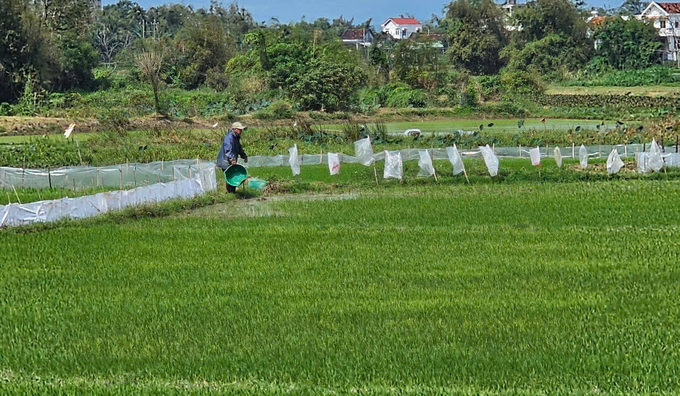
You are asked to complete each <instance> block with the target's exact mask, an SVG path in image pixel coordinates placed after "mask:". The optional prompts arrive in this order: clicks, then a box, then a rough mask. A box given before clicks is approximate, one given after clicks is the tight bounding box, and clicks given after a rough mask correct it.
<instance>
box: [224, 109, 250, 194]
mask: <svg viewBox="0 0 680 396" xmlns="http://www.w3.org/2000/svg"><path fill="white" fill-rule="evenodd" d="M245 129H246V127H244V126H243V124H241V123H240V122H235V123H233V124H232V125H231V128H229V132H227V136H225V137H224V140H223V141H222V148H221V149H220V153H219V154H218V155H217V166H218V167H220V168H221V169H222V170H223V171H224V170H226V169H227V168H228V167H230V166H231V165H236V161H238V157H241V158H243V160H244V161H245V162H246V163H248V155H247V154H246V152H245V151H243V147H242V146H241V134H242V133H243V131H244V130H245ZM227 192H230V193H234V192H236V187H233V186H230V185H229V184H227Z"/></svg>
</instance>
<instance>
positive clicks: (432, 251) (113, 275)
mask: <svg viewBox="0 0 680 396" xmlns="http://www.w3.org/2000/svg"><path fill="white" fill-rule="evenodd" d="M303 172H304V168H303ZM281 177H283V175H282V176H281ZM678 196H680V182H678V181H674V180H625V179H613V180H608V181H588V180H584V181H582V182H579V183H541V182H517V183H486V184H475V183H473V184H472V185H466V184H462V183H461V184H450V183H448V184H447V183H442V184H439V185H437V184H436V183H432V184H429V185H421V184H417V183H416V184H405V185H400V184H398V183H394V185H392V186H390V187H389V188H384V189H378V190H365V191H364V190H361V189H357V190H355V191H349V192H346V193H342V194H334V195H302V194H298V195H283V196H281V195H279V196H271V197H267V198H265V199H259V200H258V199H256V200H236V201H231V202H228V203H225V204H218V205H214V206H210V207H205V208H202V209H198V210H194V211H189V212H182V213H179V214H176V215H171V216H169V217H162V218H141V219H128V220H119V221H106V220H104V221H100V222H72V223H68V224H66V225H64V226H62V227H57V228H52V229H46V230H45V229H42V230H39V229H35V230H33V231H31V229H24V230H22V231H11V230H4V231H0V246H1V247H2V248H1V249H0V394H3V395H5V394H25V395H29V394H30V395H48V394H49V395H76V394H77V395H83V394H85V395H140V394H143V395H161V394H163V395H164V394H176V395H179V394H191V395H203V394H206V395H207V394H210V395H216V394H230V395H231V394H235V395H260V394H265V395H274V394H276V395H279V394H291V395H357V394H363V395H449V394H451V395H482V394H483V395H519V394H522V395H524V394H543V395H642V394H668V395H671V394H678V390H679V389H680V376H678V373H679V372H680V352H679V351H678V340H680V327H679V326H678V325H677V323H676V322H677V318H678V317H680V267H679V266H678V252H679V251H680V222H679V221H678V220H680V206H679V205H678V204H677V203H678Z"/></svg>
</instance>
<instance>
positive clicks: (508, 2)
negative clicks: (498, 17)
mask: <svg viewBox="0 0 680 396" xmlns="http://www.w3.org/2000/svg"><path fill="white" fill-rule="evenodd" d="M526 6H527V5H526V3H524V4H518V3H517V0H505V3H503V4H501V9H502V10H503V12H504V13H505V16H506V17H508V18H509V17H511V16H512V14H513V13H514V12H515V11H516V9H519V8H525V7H526Z"/></svg>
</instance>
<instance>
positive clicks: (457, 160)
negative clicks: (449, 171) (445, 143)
mask: <svg viewBox="0 0 680 396" xmlns="http://www.w3.org/2000/svg"><path fill="white" fill-rule="evenodd" d="M446 154H448V155H449V162H451V165H453V174H454V175H460V174H461V173H463V172H465V164H464V163H463V157H461V156H460V153H459V152H458V148H457V147H456V145H455V144H454V145H453V147H447V148H446Z"/></svg>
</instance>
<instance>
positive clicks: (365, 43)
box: [341, 28, 373, 49]
mask: <svg viewBox="0 0 680 396" xmlns="http://www.w3.org/2000/svg"><path fill="white" fill-rule="evenodd" d="M341 39H342V42H343V43H345V44H347V45H351V46H353V47H356V48H357V49H359V47H370V46H371V45H373V32H372V31H371V29H365V28H364V29H347V30H345V33H343V34H342V37H341Z"/></svg>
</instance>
